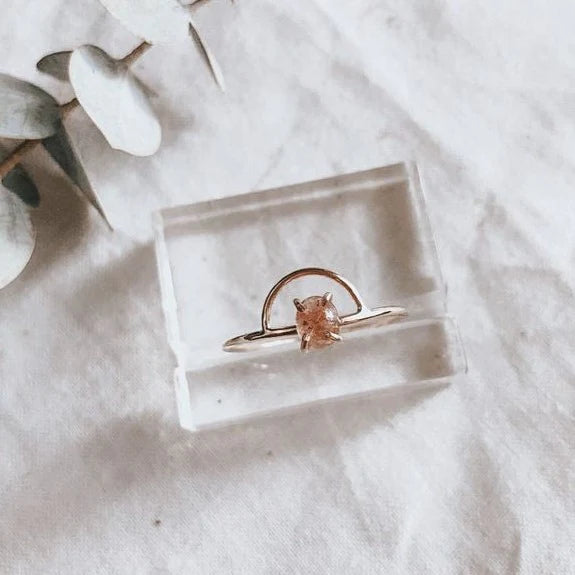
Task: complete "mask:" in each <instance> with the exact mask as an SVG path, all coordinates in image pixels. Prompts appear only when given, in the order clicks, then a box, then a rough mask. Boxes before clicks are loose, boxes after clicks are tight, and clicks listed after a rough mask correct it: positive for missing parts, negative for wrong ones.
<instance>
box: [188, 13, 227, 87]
mask: <svg viewBox="0 0 575 575" xmlns="http://www.w3.org/2000/svg"><path fill="white" fill-rule="evenodd" d="M188 30H189V33H190V36H191V38H192V40H193V41H194V43H195V44H196V46H197V48H198V50H199V51H200V54H201V55H202V56H203V58H204V60H205V61H206V63H207V65H208V67H209V69H210V71H211V73H212V76H213V77H214V80H215V81H216V83H217V85H218V86H219V87H220V89H221V90H222V92H225V91H226V86H225V83H224V75H223V74H222V70H221V68H220V65H219V64H218V62H217V60H216V58H215V56H214V55H213V54H212V53H211V52H210V50H209V48H208V47H207V45H206V44H205V43H204V41H203V40H202V38H201V36H200V34H199V32H198V29H197V28H196V25H195V23H194V21H193V20H192V19H191V18H190V21H189V24H188Z"/></svg>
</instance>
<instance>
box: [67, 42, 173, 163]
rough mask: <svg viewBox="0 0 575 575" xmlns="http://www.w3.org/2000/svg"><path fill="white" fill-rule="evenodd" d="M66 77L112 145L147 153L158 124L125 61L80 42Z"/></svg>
mask: <svg viewBox="0 0 575 575" xmlns="http://www.w3.org/2000/svg"><path fill="white" fill-rule="evenodd" d="M70 81H71V82H72V86H73V87H74V90H75V92H76V97H77V98H78V100H79V102H80V104H81V105H82V107H83V108H84V110H85V111H86V113H87V114H88V116H90V118H91V119H92V121H93V122H94V123H95V124H96V126H98V128H99V129H100V131H101V132H102V134H104V137H105V138H106V140H108V143H109V144H110V146H112V148H115V149H117V150H123V151H124V152H128V153H129V154H132V155H134V156H151V155H152V154H154V153H155V152H156V151H157V150H158V148H159V147H160V143H161V141H162V128H161V126H160V122H159V121H158V118H157V117H156V113H155V112H154V109H153V108H152V105H151V104H150V102H149V100H148V97H147V95H146V91H145V90H144V88H142V85H141V83H140V82H139V81H138V79H137V78H136V77H135V76H134V75H133V74H132V72H130V69H129V68H128V66H126V64H123V63H122V62H120V61H118V60H114V59H113V58H111V57H110V56H109V55H108V54H106V52H104V51H103V50H102V49H100V48H97V47H96V46H82V47H80V48H78V49H77V50H74V52H73V53H72V57H71V58H70Z"/></svg>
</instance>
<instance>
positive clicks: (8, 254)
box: [0, 186, 36, 289]
mask: <svg viewBox="0 0 575 575" xmlns="http://www.w3.org/2000/svg"><path fill="white" fill-rule="evenodd" d="M35 243H36V234H35V232H34V228H33V226H32V222H31V221H30V214H29V212H28V208H27V207H26V206H25V205H24V204H23V203H22V202H21V201H20V200H19V199H18V198H17V197H16V196H15V195H13V194H12V193H9V192H8V191H7V190H5V189H4V188H2V187H1V186H0V246H1V249H0V289H1V288H3V287H5V286H7V285H8V284H9V283H10V282H12V281H13V280H14V279H16V278H17V277H18V276H19V275H20V273H21V272H22V270H23V269H24V268H25V267H26V265H27V264H28V262H29V261H30V258H31V257H32V252H33V251H34V245H35Z"/></svg>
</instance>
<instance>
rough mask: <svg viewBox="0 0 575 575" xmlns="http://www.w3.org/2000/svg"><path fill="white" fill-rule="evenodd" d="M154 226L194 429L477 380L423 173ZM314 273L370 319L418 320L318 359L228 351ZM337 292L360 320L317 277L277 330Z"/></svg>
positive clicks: (282, 351) (182, 394) (314, 189)
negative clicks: (449, 294) (270, 305)
mask: <svg viewBox="0 0 575 575" xmlns="http://www.w3.org/2000/svg"><path fill="white" fill-rule="evenodd" d="M154 225H155V232H156V252H157V260H158V270H159V276H160V284H161V292H162V301H163V308H164V313H165V317H166V324H167V332H168V339H169V344H170V347H171V349H172V351H173V354H174V357H175V364H176V365H175V372H174V373H175V385H176V394H177V402H178V410H179V416H180V423H181V425H182V427H184V428H186V429H189V430H192V431H200V430H205V429H209V428H214V427H222V426H226V425H231V424H235V423H239V422H242V421H249V420H253V419H256V418H258V417H262V416H270V415H274V414H279V413H285V412H286V411H288V410H292V409H296V408H301V407H304V406H309V405H311V404H317V403H319V402H324V403H325V402H328V401H333V400H343V399H345V398H357V397H358V396H362V395H367V394H373V393H378V392H381V391H389V390H392V389H394V390H397V391H398V392H399V391H401V390H402V389H404V388H405V389H406V388H408V387H413V386H421V385H424V384H425V385H427V384H434V383H443V382H450V381H452V380H453V379H454V378H455V377H456V376H457V375H459V374H461V373H464V372H465V370H466V362H465V356H464V353H463V348H462V346H461V343H460V339H459V335H458V331H457V327H456V325H455V323H454V321H453V320H452V319H451V318H450V317H449V316H447V315H446V307H445V287H444V284H443V280H442V276H441V271H440V267H439V262H438V258H437V252H436V248H435V243H434V240H433V235H432V232H431V228H430V225H429V220H428V216H427V213H426V209H425V202H424V198H423V193H422V189H421V183H420V178H419V175H418V171H417V168H416V166H415V165H414V164H395V165H391V166H385V167H381V168H376V169H373V170H368V171H364V172H357V173H353V174H347V175H344V176H337V177H331V178H326V179H323V180H317V181H313V182H306V183H303V184H297V185H293V186H286V187H282V188H276V189H273V190H266V191H261V192H254V193H249V194H244V195H239V196H234V197H230V198H225V199H220V200H214V201H208V202H202V203H198V204H192V205H189V206H181V207H175V208H169V209H165V210H162V211H160V212H158V213H156V214H155V215H154ZM304 267H320V268H326V269H329V270H333V271H335V272H337V273H339V274H341V275H343V276H344V277H346V278H348V279H349V280H350V281H352V282H353V283H354V285H356V286H357V288H358V289H359V291H360V292H361V294H362V297H363V299H364V300H365V302H366V303H367V304H368V305H369V306H370V307H372V308H374V307H379V306H384V305H401V306H404V307H406V308H407V309H408V311H409V317H408V319H407V320H406V321H403V322H400V323H397V324H394V325H391V326H386V327H383V328H374V329H366V330H360V331H357V332H356V333H354V334H350V335H349V336H347V337H346V338H345V340H344V341H343V342H341V343H337V344H335V345H332V346H330V347H329V348H327V349H325V350H319V351H314V352H311V353H308V354H302V353H301V352H300V351H299V348H298V346H297V345H294V346H293V347H290V346H287V347H281V348H278V349H274V348H269V349H263V350H258V351H254V352H246V353H233V354H232V353H226V352H224V351H223V349H222V344H223V343H224V342H225V341H226V340H227V339H229V338H230V337H233V336H234V335H238V334H242V333H246V332H249V331H253V330H256V329H258V327H259V325H260V321H261V320H260V313H261V307H262V303H263V301H264V299H265V297H266V295H267V293H268V292H269V290H270V289H271V287H272V286H273V285H274V284H275V283H276V282H277V281H278V280H279V279H280V278H282V277H283V276H285V275H286V274H288V273H290V272H291V271H294V270H296V269H299V268H304ZM326 291H331V292H332V293H333V301H334V303H335V304H336V306H337V308H338V311H339V312H340V314H345V313H351V312H353V311H354V302H353V300H352V299H351V298H350V297H349V294H347V293H346V292H345V290H344V289H343V288H341V286H338V285H337V284H334V282H333V281H331V280H329V279H328V278H325V277H305V278H301V279H298V280H296V281H294V282H292V283H291V284H290V285H289V286H288V287H286V289H285V290H284V291H282V293H281V294H280V295H279V296H278V299H277V301H276V304H275V306H274V311H273V315H272V318H271V320H272V323H273V324H274V325H280V326H281V325H290V324H293V322H294V308H293V303H292V300H293V298H294V297H298V298H305V297H307V296H310V295H318V294H319V295H321V294H323V293H324V292H326Z"/></svg>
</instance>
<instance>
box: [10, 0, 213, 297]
mask: <svg viewBox="0 0 575 575" xmlns="http://www.w3.org/2000/svg"><path fill="white" fill-rule="evenodd" d="M100 2H101V3H102V4H103V5H104V7H105V8H106V9H107V10H108V11H109V12H110V13H111V14H112V15H113V16H115V17H116V18H117V19H118V20H119V21H120V22H121V23H122V24H123V25H124V26H125V27H126V28H127V29H128V30H130V31H131V32H132V33H134V34H135V35H136V36H139V37H140V38H142V39H143V41H142V42H141V43H140V44H138V45H137V46H136V47H135V48H134V49H133V50H132V51H131V52H130V53H129V54H127V55H126V56H124V57H123V58H121V59H119V60H117V59H114V58H113V57H111V56H110V55H109V54H107V53H106V52H105V51H104V50H103V49H102V48H99V47H97V46H92V45H84V46H80V47H78V48H76V49H74V50H71V51H61V52H56V53H53V54H48V55H47V56H44V57H43V58H42V59H41V60H40V61H39V62H38V64H37V68H38V70H39V71H40V72H43V73H45V74H49V75H51V76H53V77H54V78H57V79H58V80H60V81H65V82H69V83H70V85H71V86H72V88H73V90H74V93H75V98H74V99H72V100H71V101H69V102H66V103H64V104H59V103H58V102H57V101H56V99H55V98H54V97H53V96H51V95H50V94H49V93H48V92H46V91H45V90H43V89H42V88H40V87H38V86H36V85H34V84H31V83H30V82H26V81H24V80H20V79H18V78H14V77H12V76H9V75H6V74H0V137H2V138H7V139H14V140H20V143H19V144H18V145H17V146H16V147H15V148H14V149H13V150H12V151H11V152H10V153H7V154H6V153H5V152H3V151H2V150H0V181H1V183H2V186H1V187H3V188H4V189H5V190H7V191H9V192H12V193H13V194H14V195H13V196H12V197H10V195H8V196H7V195H6V194H5V193H2V190H0V239H1V240H3V241H2V242H1V243H0V269H2V268H4V269H5V270H12V271H11V272H10V273H9V274H6V273H4V274H0V288H1V287H3V286H4V285H6V284H7V283H9V281H11V280H12V279H14V277H16V276H17V275H18V273H19V272H20V271H21V269H23V267H24V266H25V265H26V263H27V261H28V259H29V257H30V255H31V249H30V245H32V246H33V243H34V230H33V228H32V226H31V224H30V220H29V217H23V216H22V213H23V212H22V209H21V206H20V205H16V204H14V201H17V202H18V203H19V204H20V203H21V202H24V203H25V204H27V205H28V206H30V207H36V206H37V205H38V204H39V202H40V193H39V191H38V188H37V186H36V183H35V182H34V180H33V179H32V177H31V176H30V174H29V173H28V172H27V171H26V170H25V169H24V167H23V166H22V165H21V162H22V160H23V159H24V158H25V157H26V155H27V154H28V153H29V152H31V151H32V150H34V149H36V148H43V149H44V150H45V151H46V152H47V153H48V154H49V155H50V156H51V158H52V159H53V160H54V161H55V162H56V163H57V164H58V165H59V166H60V168H61V169H62V170H63V172H64V173H65V174H66V175H67V176H68V177H69V179H70V180H71V181H72V182H73V183H74V184H75V185H76V187H77V188H78V189H79V190H80V191H81V193H82V194H83V195H84V197H85V198H86V199H87V200H88V201H89V202H90V203H91V204H92V205H93V206H94V208H95V209H96V210H97V211H98V213H99V214H100V215H101V216H102V218H103V219H104V221H105V222H106V224H107V225H108V226H109V227H110V228H111V225H110V222H109V220H108V218H107V216H106V214H105V211H104V208H103V206H102V203H101V202H100V200H99V198H98V195H97V194H96V192H95V191H94V189H93V188H92V186H91V184H90V181H89V179H88V176H87V175H86V172H85V170H84V168H83V165H82V162H81V160H80V158H79V156H78V154H77V153H76V151H75V149H74V145H73V143H72V140H71V139H70V137H69V136H68V133H67V131H66V128H65V125H64V120H65V118H66V116H67V115H68V114H69V113H70V112H71V111H72V110H74V109H75V108H77V107H79V106H81V107H82V108H83V109H84V110H85V112H86V113H87V115H88V116H89V117H90V119H91V120H92V121H93V122H94V124H95V125H96V126H97V128H98V129H99V130H100V131H101V132H102V134H103V135H104V137H105V138H106V140H107V141H108V143H109V144H110V146H111V147H112V148H114V149H118V150H123V151H125V152H127V153H129V154H132V155H135V156H149V155H152V154H154V153H155V152H156V151H157V150H158V148H159V146H160V144H161V139H162V128H161V125H160V122H159V119H158V118H157V116H156V113H155V111H154V109H153V107H152V105H151V103H150V101H149V90H148V89H147V88H146V86H144V84H143V83H142V82H141V81H140V80H139V78H138V77H137V76H136V75H135V74H134V73H133V72H132V70H131V69H130V67H131V65H132V64H133V63H134V62H136V61H137V60H138V59H139V58H140V57H141V56H142V55H143V54H145V52H146V51H147V50H148V49H150V48H151V47H152V45H153V44H159V43H169V42H172V41H174V40H179V39H181V38H183V37H188V38H190V39H191V40H192V42H193V43H194V45H195V46H196V47H197V48H198V49H199V51H200V53H201V55H202V57H203V58H204V60H205V61H206V63H207V65H208V67H209V69H210V71H211V73H212V75H213V77H214V79H215V81H216V82H217V84H218V85H219V86H220V88H221V89H222V90H223V89H224V83H223V75H222V73H221V70H220V68H219V66H218V64H217V61H216V59H215V58H214V56H213V55H212V53H211V52H210V50H209V49H208V47H207V46H206V45H205V44H204V42H203V41H202V39H201V36H200V34H199V32H198V30H197V27H196V25H195V23H194V21H193V20H192V11H193V10H194V8H196V7H198V6H200V5H203V4H205V3H206V0H196V1H195V2H192V3H191V4H190V3H188V4H187V5H183V4H180V3H179V2H178V0H100ZM16 197H17V198H18V199H16ZM20 201H21V202H20ZM23 245H25V246H26V249H25V250H23V249H22V246H23ZM24 253H25V254H26V258H24V257H23V255H22V254H24ZM15 257H17V258H20V259H21V260H22V262H21V266H19V265H15V262H14V258H15ZM24 259H25V261H24Z"/></svg>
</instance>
